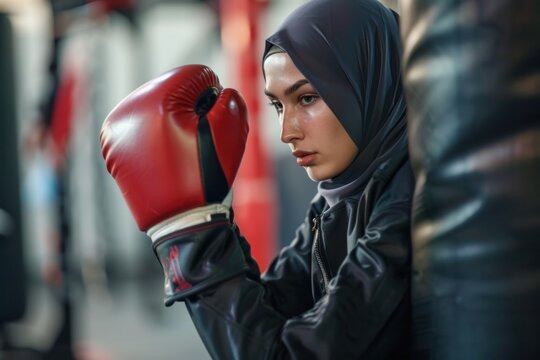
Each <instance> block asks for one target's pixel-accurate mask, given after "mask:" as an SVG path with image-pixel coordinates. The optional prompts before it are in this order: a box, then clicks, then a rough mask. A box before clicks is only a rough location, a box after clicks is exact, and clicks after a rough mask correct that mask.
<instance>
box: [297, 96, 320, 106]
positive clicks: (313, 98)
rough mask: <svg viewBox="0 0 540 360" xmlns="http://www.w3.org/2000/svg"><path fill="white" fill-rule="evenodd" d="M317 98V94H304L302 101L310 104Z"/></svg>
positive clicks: (303, 103)
mask: <svg viewBox="0 0 540 360" xmlns="http://www.w3.org/2000/svg"><path fill="white" fill-rule="evenodd" d="M316 99H317V96H315V95H303V96H302V97H301V98H300V103H301V104H302V105H310V104H312V103H313V102H314V101H315V100H316Z"/></svg>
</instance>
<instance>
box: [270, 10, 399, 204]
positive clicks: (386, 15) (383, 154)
mask: <svg viewBox="0 0 540 360" xmlns="http://www.w3.org/2000/svg"><path fill="white" fill-rule="evenodd" d="M275 46H277V47H279V48H281V49H283V50H284V51H286V52H287V53H288V54H289V56H290V57H291V59H292V61H293V62H294V64H295V65H296V67H297V68H298V69H299V70H300V72H301V73H302V74H303V75H304V76H305V77H306V79H307V80H308V81H309V82H310V83H311V84H313V86H314V87H315V89H316V90H317V92H318V93H319V95H320V96H321V97H322V98H323V99H324V101H325V102H326V104H327V105H328V106H329V107H330V109H332V111H333V112H334V114H335V115H336V116H337V118H338V119H339V121H340V122H341V123H342V125H343V127H344V128H345V130H346V131H347V133H348V134H349V136H350V137H351V138H352V140H353V141H354V142H355V144H356V145H357V146H358V149H359V152H358V155H357V156H356V158H355V159H354V161H353V162H352V163H351V165H349V167H348V168H347V169H345V171H343V172H342V173H341V174H339V175H338V176H336V177H335V178H332V179H329V180H325V181H321V182H319V193H320V194H321V195H323V196H324V197H325V198H326V200H327V201H328V203H329V204H330V206H332V205H334V204H335V203H337V202H338V201H339V200H341V199H342V198H344V197H346V196H348V195H350V194H353V193H357V192H360V191H362V190H363V188H364V187H365V186H366V184H367V182H368V181H369V179H370V178H371V177H372V175H373V173H374V171H375V170H377V169H378V168H380V167H383V166H384V165H385V164H386V163H387V162H388V161H389V160H390V159H392V158H395V157H399V158H403V156H404V155H406V152H407V128H406V125H407V124H406V121H407V120H406V106H405V99H404V95H403V91H402V85H401V68H400V66H401V42H400V33H399V24H398V15H397V14H396V13H395V12H393V11H392V10H390V9H388V8H386V7H385V6H384V5H382V4H380V3H379V2H378V1H377V0H312V1H309V2H307V3H305V4H303V5H302V6H300V7H299V8H297V9H296V10H295V11H294V12H292V13H291V14H290V15H289V16H288V17H287V19H285V21H284V23H283V24H282V25H281V27H280V28H279V30H278V31H277V32H276V33H274V34H273V35H271V36H270V37H269V38H268V39H267V40H266V46H265V51H264V56H263V59H264V58H266V56H267V55H268V54H269V51H270V50H271V49H273V48H274V49H275ZM272 51H273V50H272Z"/></svg>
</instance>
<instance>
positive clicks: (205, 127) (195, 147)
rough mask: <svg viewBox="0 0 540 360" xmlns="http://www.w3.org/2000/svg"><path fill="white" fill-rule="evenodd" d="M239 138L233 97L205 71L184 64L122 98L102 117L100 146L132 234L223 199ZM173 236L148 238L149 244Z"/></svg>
mask: <svg viewBox="0 0 540 360" xmlns="http://www.w3.org/2000/svg"><path fill="white" fill-rule="evenodd" d="M247 134H248V121H247V110H246V106H245V103H244V101H243V99H242V97H241V96H240V95H239V94H238V92H237V91H236V90H233V89H223V88H222V86H221V85H220V83H219V79H218V77H217V75H216V74H214V72H213V71H212V70H211V69H210V68H208V67H206V66H204V65H186V66H181V67H178V68H175V69H173V70H171V71H169V72H167V73H165V74H163V75H162V76H160V77H158V78H156V79H154V80H152V81H150V82H148V83H146V84H144V85H142V86H141V87H139V88H138V89H136V90H135V91H134V92H132V93H131V94H129V95H128V96H127V97H126V98H125V99H124V100H123V101H122V102H120V103H119V104H118V105H117V106H116V107H115V108H114V109H113V110H112V111H111V113H110V114H109V115H108V117H107V119H106V120H105V122H104V124H103V127H102V129H101V135H100V140H101V146H102V153H103V157H104V158H105V161H106V164H107V169H108V171H109V172H110V173H111V175H112V176H113V177H114V179H115V180H116V182H117V184H118V186H119V187H120V189H121V191H122V194H123V196H124V198H125V199H126V201H127V203H128V205H129V208H130V210H131V212H132V214H133V216H134V217H135V220H136V222H137V224H138V226H139V228H140V229H141V230H143V231H145V232H149V230H150V228H151V227H156V225H159V226H157V227H158V229H157V230H158V232H159V231H160V230H162V229H163V227H164V226H165V227H167V226H166V224H167V223H169V224H170V223H171V221H170V220H171V219H174V218H175V217H177V216H178V214H185V213H186V212H187V211H189V210H193V209H196V208H200V207H206V206H207V205H209V204H219V203H221V202H222V201H223V199H224V198H225V197H226V195H227V194H228V192H229V190H230V188H231V186H232V183H233V181H234V178H235V176H236V173H237V170H238V167H239V165H240V161H241V159H242V155H243V153H244V148H245V144H246V139H247ZM216 211H217V212H220V211H221V210H215V209H214V210H210V213H212V212H216ZM206 213H208V211H206ZM227 215H228V214H227ZM173 222H174V221H173ZM176 222H177V221H176ZM190 225H193V223H190V222H189V221H188V222H187V223H186V222H184V223H182V224H181V225H179V226H180V228H182V227H186V226H190ZM177 229H178V226H176V230H177ZM174 230H175V228H173V229H169V230H166V231H165V233H164V232H163V231H161V232H160V233H158V234H157V235H155V236H153V235H152V234H151V233H152V232H153V233H155V231H150V232H149V235H151V236H152V239H153V240H154V241H155V240H156V239H157V238H159V237H162V236H163V235H166V234H167V233H170V232H171V231H174Z"/></svg>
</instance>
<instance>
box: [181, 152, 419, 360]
mask: <svg viewBox="0 0 540 360" xmlns="http://www.w3.org/2000/svg"><path fill="white" fill-rule="evenodd" d="M413 188H414V177H413V173H412V170H411V167H410V163H409V161H408V160H407V159H393V160H392V161H390V162H388V163H385V164H384V166H382V167H381V168H379V169H378V170H377V171H376V172H375V173H374V175H373V177H372V179H371V180H370V182H369V183H368V185H367V187H366V188H365V190H364V191H363V192H362V193H361V194H357V195H355V196H351V197H348V198H346V199H344V200H342V201H340V202H339V203H337V204H336V205H335V206H333V207H332V208H328V205H327V204H326V202H325V200H324V199H323V198H322V197H316V198H315V199H314V200H313V202H312V204H311V207H310V209H309V211H308V214H307V217H306V219H305V221H304V223H303V224H302V225H301V226H300V227H299V229H298V230H297V233H296V238H295V239H294V240H293V242H292V243H291V245H289V246H288V247H286V248H284V249H283V250H282V251H281V253H280V254H279V256H278V257H277V258H276V259H275V260H274V261H273V262H272V264H271V265H270V267H269V270H268V271H267V272H266V273H265V274H264V275H262V276H260V274H259V271H258V267H257V265H256V264H255V262H254V260H253V259H252V258H251V256H250V255H249V245H248V243H247V242H246V241H245V239H244V238H243V237H242V236H241V235H240V233H239V230H238V229H237V228H236V226H234V225H230V226H229V227H228V228H227V229H226V230H223V231H221V235H222V236H217V237H216V236H212V239H211V240H210V241H212V249H209V246H208V245H201V246H204V250H201V252H197V251H193V249H191V250H190V254H191V255H189V256H187V258H186V259H185V261H183V265H182V266H183V271H184V276H185V277H186V279H188V280H189V281H190V282H191V283H192V284H194V287H193V288H194V289H196V290H194V291H189V292H188V294H189V295H187V296H185V297H184V296H183V298H182V299H181V300H184V301H185V303H186V306H187V309H188V311H189V313H190V314H191V317H192V319H193V321H194V323H195V326H196V328H197V330H198V332H199V334H200V336H201V338H202V340H203V342H204V344H205V346H206V348H207V349H208V351H209V352H210V354H211V356H212V357H213V358H215V359H302V360H304V359H407V358H408V343H409V341H408V333H409V323H410V319H409V317H410V316H409V314H410V300H409V299H410V294H409V288H410V280H409V279H410V264H411V240H410V213H411V202H412V194H413ZM313 219H316V220H315V221H314V220H313ZM314 223H315V224H314ZM200 236H201V237H200V239H203V238H209V237H207V236H205V235H200ZM200 239H199V240H200ZM199 240H195V241H194V242H195V243H196V242H197V241H199ZM190 241H193V238H191V240H190ZM200 241H201V243H204V241H206V240H200ZM218 242H219V245H216V244H217V243H218ZM201 248H202V247H201ZM317 249H318V250H317ZM316 254H317V255H316ZM319 254H320V259H319V260H317V257H319ZM190 257H191V258H190ZM232 259H234V261H233V260H232ZM194 264H198V265H194ZM321 264H322V265H321ZM321 266H322V268H323V269H324V270H321ZM202 269H204V270H202ZM323 271H324V273H325V274H326V275H323Z"/></svg>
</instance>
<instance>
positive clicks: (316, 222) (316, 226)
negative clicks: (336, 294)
mask: <svg viewBox="0 0 540 360" xmlns="http://www.w3.org/2000/svg"><path fill="white" fill-rule="evenodd" d="M320 229H321V216H320V215H317V216H315V217H314V218H313V227H312V228H311V230H312V231H313V232H314V240H313V253H314V255H315V260H316V261H317V265H319V269H320V270H321V274H322V278H323V282H324V290H325V292H326V293H328V283H329V282H330V281H329V276H328V272H327V271H326V268H325V266H324V262H323V259H322V254H321V241H320V236H319V235H320Z"/></svg>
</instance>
